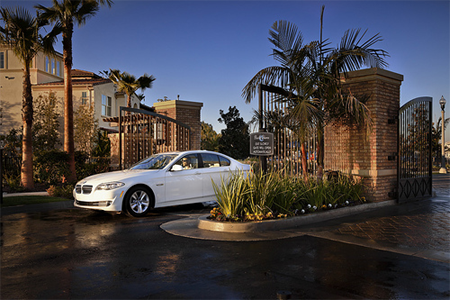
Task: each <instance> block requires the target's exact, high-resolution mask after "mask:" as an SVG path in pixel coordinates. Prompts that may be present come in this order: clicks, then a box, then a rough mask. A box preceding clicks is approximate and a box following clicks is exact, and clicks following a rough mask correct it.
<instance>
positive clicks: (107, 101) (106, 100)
mask: <svg viewBox="0 0 450 300" xmlns="http://www.w3.org/2000/svg"><path fill="white" fill-rule="evenodd" d="M102 115H103V116H107V117H111V97H108V96H105V95H102Z"/></svg>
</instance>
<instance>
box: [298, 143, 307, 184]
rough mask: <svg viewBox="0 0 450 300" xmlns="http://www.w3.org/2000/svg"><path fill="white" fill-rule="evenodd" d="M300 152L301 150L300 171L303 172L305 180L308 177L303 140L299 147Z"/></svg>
mask: <svg viewBox="0 0 450 300" xmlns="http://www.w3.org/2000/svg"><path fill="white" fill-rule="evenodd" d="M300 150H301V152H302V173H303V180H305V181H306V180H307V179H308V164H307V160H306V147H305V142H302V146H301V148H300Z"/></svg>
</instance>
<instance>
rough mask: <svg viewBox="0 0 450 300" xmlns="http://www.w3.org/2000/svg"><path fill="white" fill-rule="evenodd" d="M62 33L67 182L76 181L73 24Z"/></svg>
mask: <svg viewBox="0 0 450 300" xmlns="http://www.w3.org/2000/svg"><path fill="white" fill-rule="evenodd" d="M67 26H68V28H66V30H65V32H64V33H63V59H64V151H66V152H67V153H68V154H69V171H70V174H69V178H67V179H68V181H69V182H75V181H76V180H77V174H76V170H75V146H74V140H73V100H72V74H71V70H72V33H73V23H71V24H69V25H67Z"/></svg>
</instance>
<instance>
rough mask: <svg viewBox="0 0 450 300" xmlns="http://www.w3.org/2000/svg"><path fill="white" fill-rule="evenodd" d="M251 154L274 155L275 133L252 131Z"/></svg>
mask: <svg viewBox="0 0 450 300" xmlns="http://www.w3.org/2000/svg"><path fill="white" fill-rule="evenodd" d="M250 154H251V155H257V156H271V155H273V133H271V132H256V133H251V134H250Z"/></svg>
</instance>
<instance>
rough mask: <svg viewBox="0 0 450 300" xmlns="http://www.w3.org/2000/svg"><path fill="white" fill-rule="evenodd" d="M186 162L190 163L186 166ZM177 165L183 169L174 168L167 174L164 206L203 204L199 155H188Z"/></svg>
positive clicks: (176, 163)
mask: <svg viewBox="0 0 450 300" xmlns="http://www.w3.org/2000/svg"><path fill="white" fill-rule="evenodd" d="M186 160H188V161H189V163H187V164H186V163H185V161H186ZM175 165H177V166H181V167H182V168H179V167H178V170H173V168H172V170H169V171H167V172H166V198H165V201H164V202H165V203H164V204H163V205H164V206H166V205H178V204H189V203H195V202H201V198H202V193H203V183H202V175H201V173H200V169H199V168H198V156H197V154H187V155H185V156H183V157H182V158H180V159H179V160H178V161H177V162H175Z"/></svg>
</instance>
